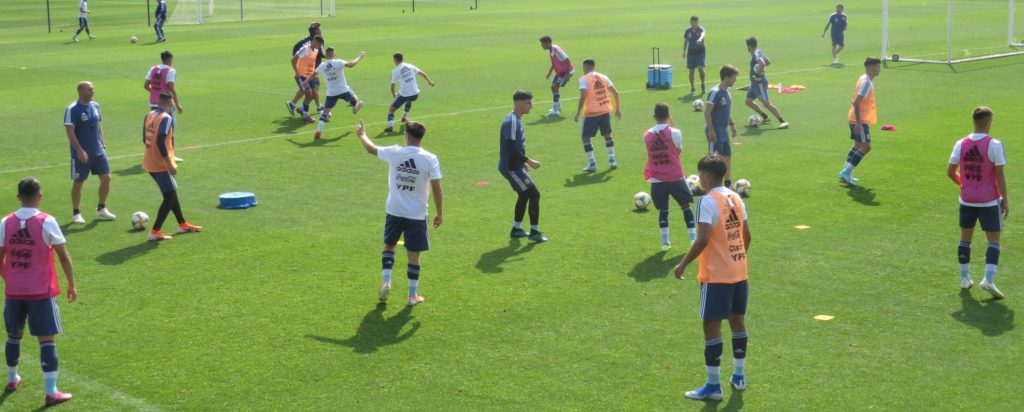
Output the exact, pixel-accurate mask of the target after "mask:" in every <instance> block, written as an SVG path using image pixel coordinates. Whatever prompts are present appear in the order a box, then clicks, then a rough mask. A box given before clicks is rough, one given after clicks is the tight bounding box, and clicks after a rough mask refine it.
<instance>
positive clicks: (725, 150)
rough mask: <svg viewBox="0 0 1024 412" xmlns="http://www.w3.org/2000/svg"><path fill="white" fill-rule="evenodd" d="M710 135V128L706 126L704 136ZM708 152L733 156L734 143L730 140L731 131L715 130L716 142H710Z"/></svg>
mask: <svg viewBox="0 0 1024 412" xmlns="http://www.w3.org/2000/svg"><path fill="white" fill-rule="evenodd" d="M707 136H708V128H707V127H705V128H704V137H707ZM708 152H711V153H718V155H719V156H726V157H729V156H732V143H730V142H729V131H728V130H727V129H722V130H715V141H714V143H708Z"/></svg>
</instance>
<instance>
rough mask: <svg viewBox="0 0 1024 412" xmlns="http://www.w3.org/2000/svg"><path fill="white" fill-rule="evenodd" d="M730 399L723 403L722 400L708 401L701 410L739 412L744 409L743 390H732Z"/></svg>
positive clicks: (708, 411)
mask: <svg viewBox="0 0 1024 412" xmlns="http://www.w3.org/2000/svg"><path fill="white" fill-rule="evenodd" d="M730 392H731V395H729V400H728V401H727V402H726V403H725V405H722V403H721V402H707V403H705V404H704V407H703V408H701V412H739V411H742V410H743V392H741V391H730Z"/></svg>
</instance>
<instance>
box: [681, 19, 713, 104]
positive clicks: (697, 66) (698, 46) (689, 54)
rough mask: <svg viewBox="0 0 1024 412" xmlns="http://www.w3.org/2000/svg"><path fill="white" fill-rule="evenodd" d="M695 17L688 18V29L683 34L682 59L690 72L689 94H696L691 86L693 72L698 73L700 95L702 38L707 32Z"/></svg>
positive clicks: (702, 75)
mask: <svg viewBox="0 0 1024 412" xmlns="http://www.w3.org/2000/svg"><path fill="white" fill-rule="evenodd" d="M699 22H700V20H699V19H698V18H697V16H692V17H690V27H689V28H687V29H686V31H685V32H683V58H684V59H686V68H687V69H689V70H690V94H694V93H696V92H697V89H696V88H695V87H694V86H693V71H694V70H697V71H699V72H700V94H704V92H705V91H706V89H705V88H704V61H705V49H704V37H705V36H707V31H705V30H704V27H703V26H701V25H700V24H699Z"/></svg>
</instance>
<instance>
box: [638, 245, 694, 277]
mask: <svg viewBox="0 0 1024 412" xmlns="http://www.w3.org/2000/svg"><path fill="white" fill-rule="evenodd" d="M666 258H668V252H666V251H664V250H663V251H660V252H658V253H655V254H653V255H651V256H649V257H648V258H647V259H644V260H643V261H641V262H640V263H637V264H636V266H633V270H632V271H630V272H629V277H631V278H633V280H635V281H637V282H650V281H652V280H654V279H661V278H664V277H668V275H669V273H670V272H671V271H672V268H673V267H675V265H676V263H678V262H679V260H681V259H682V258H683V257H682V256H677V257H674V258H668V259H666Z"/></svg>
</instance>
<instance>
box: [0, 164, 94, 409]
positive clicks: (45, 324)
mask: <svg viewBox="0 0 1024 412" xmlns="http://www.w3.org/2000/svg"><path fill="white" fill-rule="evenodd" d="M18 200H20V201H21V209H18V210H17V211H16V212H14V213H11V214H9V215H7V217H4V218H3V220H0V239H3V244H0V265H2V266H3V278H4V297H5V299H4V325H5V326H6V328H7V345H6V347H5V348H4V354H5V355H6V357H7V388H6V390H7V392H14V391H17V390H18V387H19V386H21V376H19V375H18V360H19V358H20V357H21V338H22V336H24V333H25V323H26V322H25V321H26V320H27V321H28V329H29V333H31V334H32V336H35V337H36V338H37V339H39V352H40V353H39V361H40V362H39V363H40V364H41V365H42V367H43V381H44V383H45V388H46V398H45V402H46V405H47V406H52V405H56V404H58V403H62V402H65V401H68V400H70V399H71V394H70V393H63V392H61V391H58V390H57V375H58V370H57V366H58V365H57V344H56V342H54V338H55V336H56V335H57V334H59V333H61V324H60V311H59V310H58V309H57V299H55V298H56V297H57V295H60V284H59V283H58V282H57V268H56V266H55V265H54V263H53V253H54V252H57V257H58V258H60V266H61V269H62V270H63V271H64V277H65V278H66V279H67V292H68V302H74V301H75V299H77V298H78V291H77V290H76V289H75V273H74V268H73V267H72V265H71V255H69V254H68V249H67V247H66V246H65V243H66V241H65V240H64V234H63V233H61V231H60V226H58V225H57V220H56V219H54V218H53V216H50V215H48V214H46V213H43V212H42V211H40V210H39V204H40V203H41V202H42V200H43V193H42V191H41V190H40V187H39V181H38V180H36V179H35V178H32V177H26V178H24V179H22V180H21V181H20V182H18Z"/></svg>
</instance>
